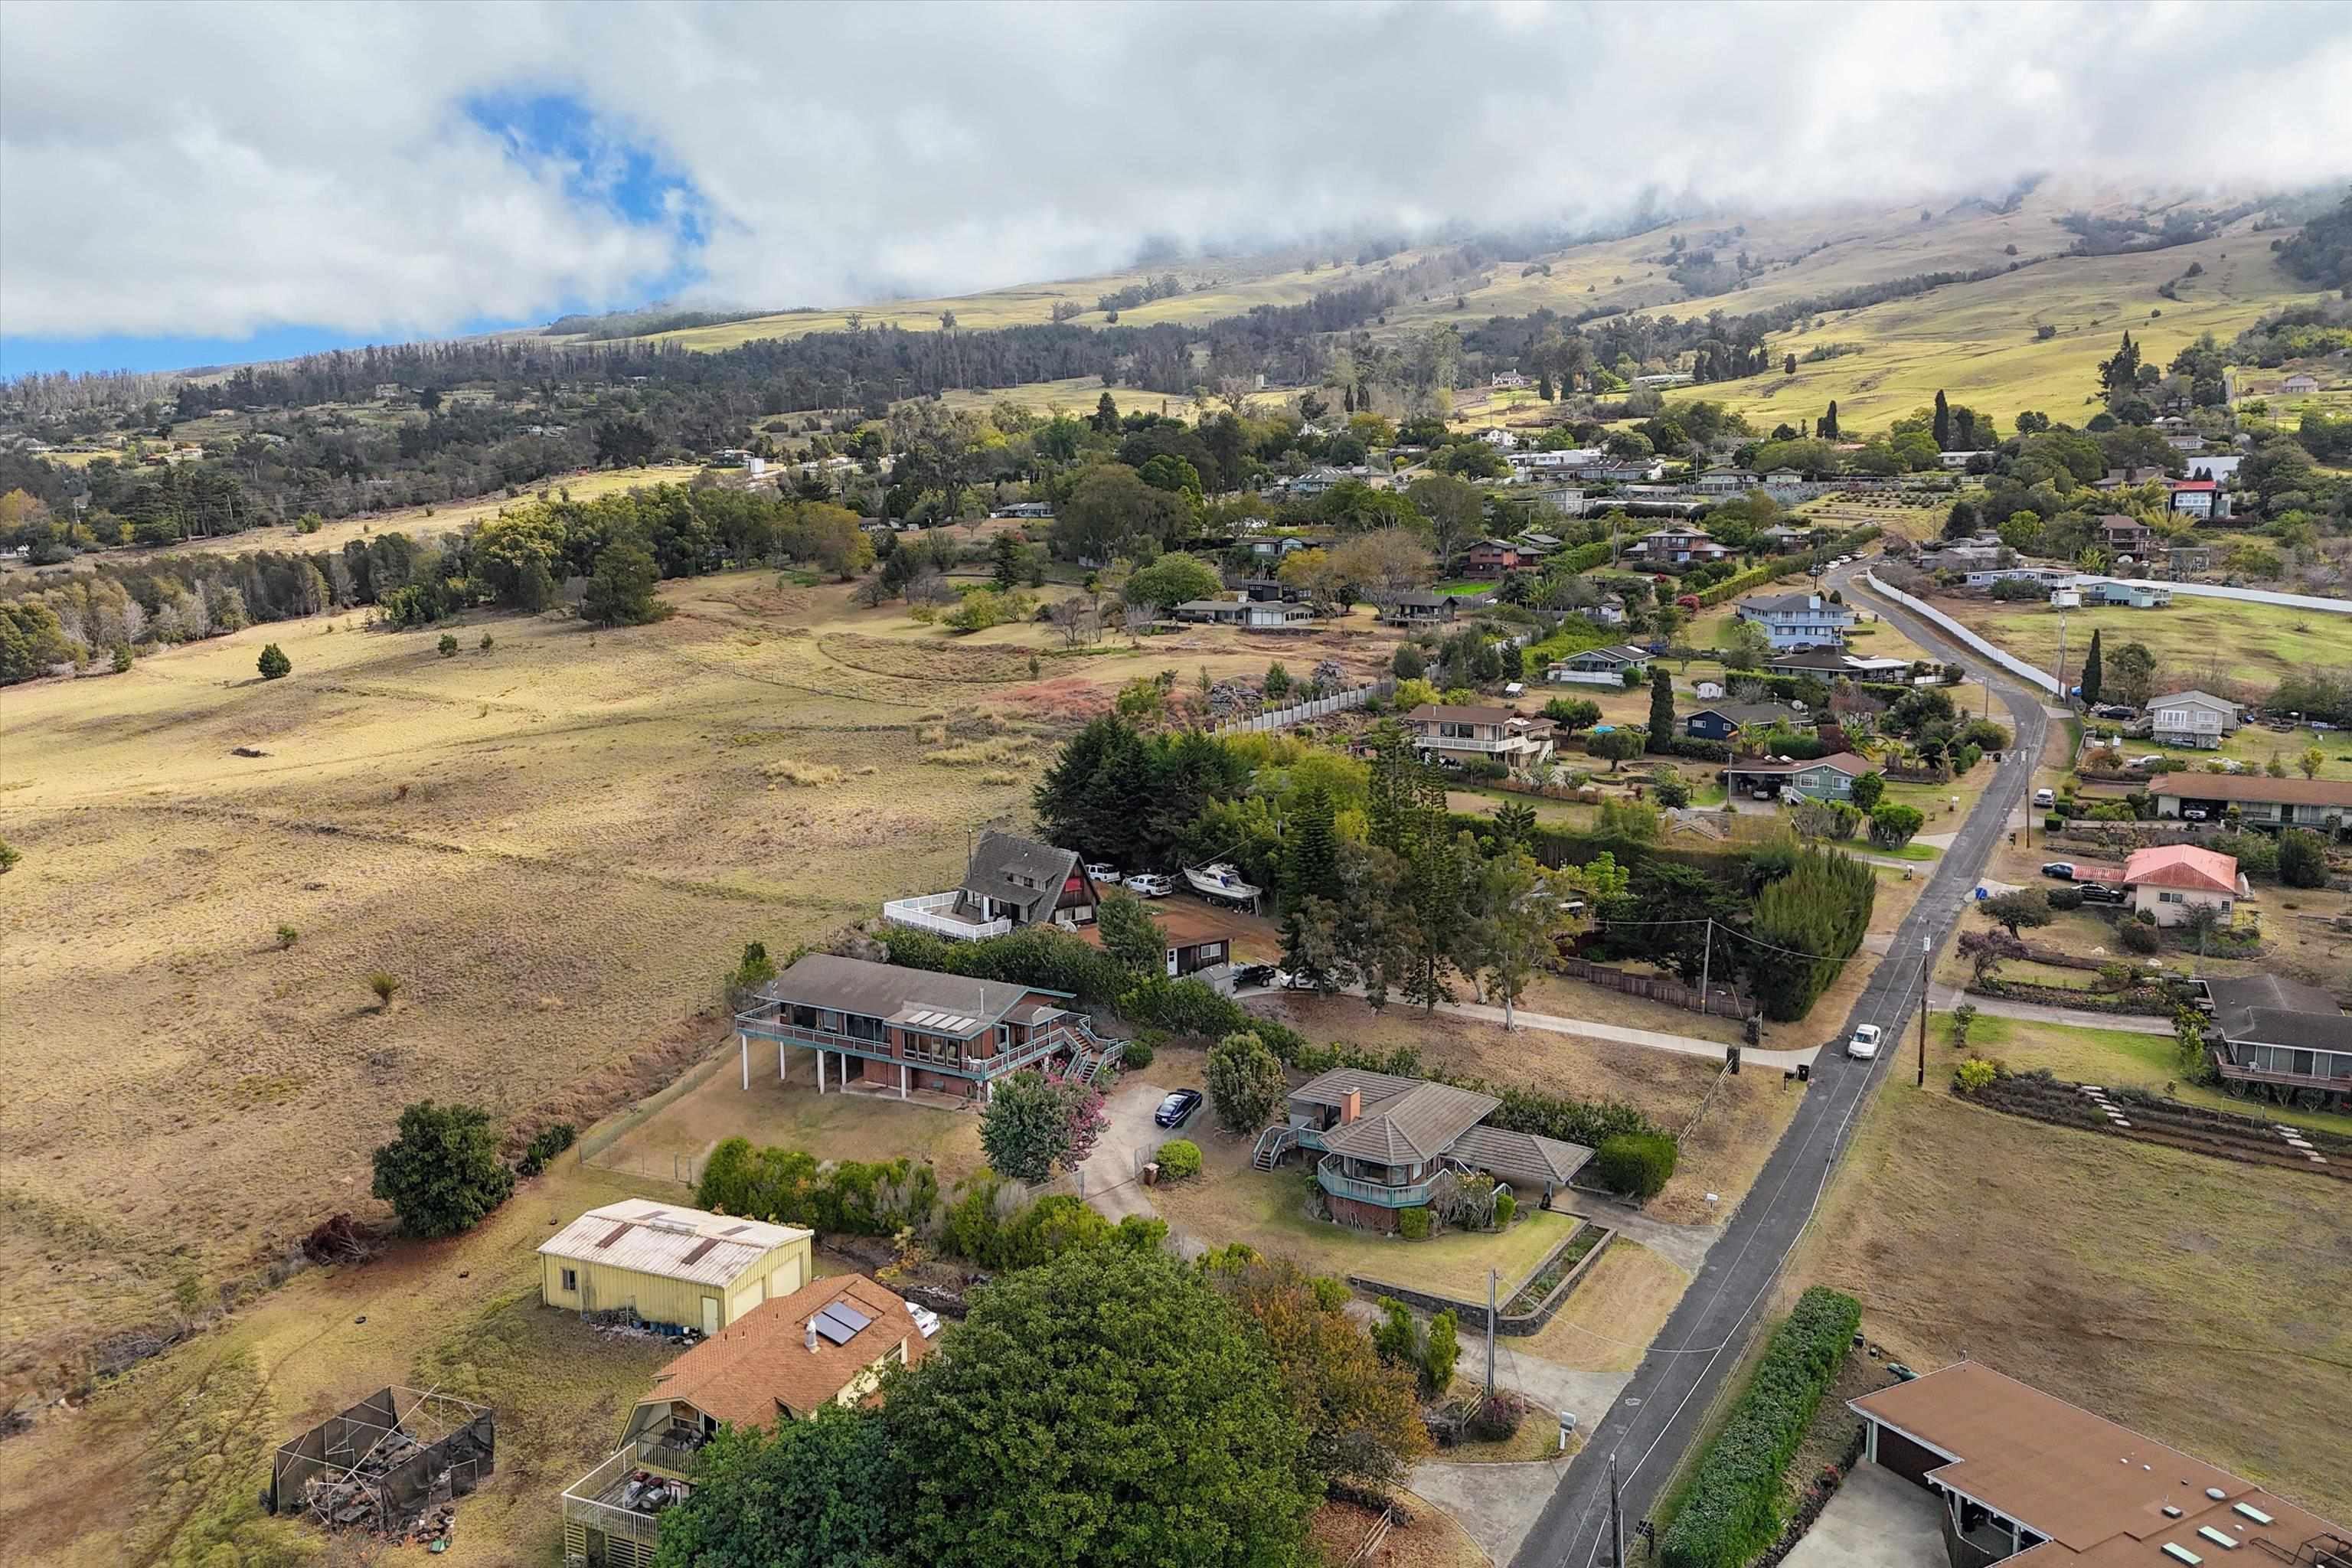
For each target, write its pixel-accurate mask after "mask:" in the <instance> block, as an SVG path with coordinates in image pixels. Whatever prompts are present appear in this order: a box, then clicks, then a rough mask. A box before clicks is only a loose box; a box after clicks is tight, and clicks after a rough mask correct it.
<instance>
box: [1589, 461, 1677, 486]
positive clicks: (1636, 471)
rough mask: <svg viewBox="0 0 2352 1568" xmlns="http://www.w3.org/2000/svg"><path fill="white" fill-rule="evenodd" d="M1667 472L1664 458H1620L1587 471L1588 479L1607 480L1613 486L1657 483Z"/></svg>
mask: <svg viewBox="0 0 2352 1568" xmlns="http://www.w3.org/2000/svg"><path fill="white" fill-rule="evenodd" d="M1665 471H1666V460H1665V459H1664V458H1618V459H1617V460H1615V461H1614V462H1608V463H1602V464H1600V465H1599V466H1597V467H1595V468H1588V469H1586V470H1585V474H1584V477H1585V478H1586V479H1607V480H1609V481H1611V482H1612V483H1613V484H1621V485H1643V484H1653V483H1655V482H1656V481H1657V479H1658V478H1659V476H1661V475H1663V474H1664V472H1665Z"/></svg>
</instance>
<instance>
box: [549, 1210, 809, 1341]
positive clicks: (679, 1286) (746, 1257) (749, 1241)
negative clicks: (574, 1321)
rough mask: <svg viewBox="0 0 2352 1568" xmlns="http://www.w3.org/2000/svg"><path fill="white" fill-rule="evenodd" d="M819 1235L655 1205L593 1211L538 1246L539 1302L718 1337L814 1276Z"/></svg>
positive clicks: (798, 1228)
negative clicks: (622, 1314)
mask: <svg viewBox="0 0 2352 1568" xmlns="http://www.w3.org/2000/svg"><path fill="white" fill-rule="evenodd" d="M813 1237H814V1233H813V1232H811V1231H807V1230H803V1229H802V1228H801V1227H800V1226H790V1225H769V1224H766V1223H764V1222H762V1221H760V1220H754V1219H737V1218H735V1217H733V1216H732V1215H718V1214H706V1213H704V1212H703V1211H702V1210H700V1209H692V1208H687V1207H684V1206H683V1205H677V1204H661V1203H656V1202H654V1201H653V1200H652V1199H650V1198H625V1199H623V1200H622V1201H621V1202H619V1203H615V1204H606V1205H604V1207H602V1208H596V1209H590V1210H589V1211H588V1212H587V1213H586V1214H583V1215H581V1216H580V1217H579V1218H578V1219H575V1220H573V1221H572V1223H571V1224H570V1225H568V1226H564V1227H563V1229H562V1231H561V1232H560V1233H559V1234H557V1235H556V1236H555V1237H554V1238H553V1239H551V1240H550V1241H548V1242H547V1243H546V1244H544V1245H543V1246H541V1247H540V1249H539V1261H540V1270H541V1273H540V1299H541V1300H543V1301H545V1302H546V1303H547V1304H548V1305H549V1306H551V1307H564V1308H568V1309H570V1310H573V1311H577V1312H607V1311H615V1310H630V1311H634V1312H635V1314H636V1315H637V1316H638V1317H639V1318H641V1319H643V1320H644V1321H646V1322H648V1323H671V1324H676V1325H677V1326H679V1327H681V1328H688V1329H698V1330H699V1331H702V1332H703V1333H705V1334H715V1333H717V1332H718V1331H719V1330H721V1329H723V1328H725V1327H726V1326H727V1325H728V1324H730V1323H732V1322H734V1321H736V1320H737V1319H739V1318H740V1317H742V1316H743V1315H744V1314H745V1313H747V1312H749V1311H751V1310H752V1309H753V1308H754V1307H757V1306H759V1305H760V1304H761V1302H763V1301H768V1300H775V1299H778V1298H781V1297H784V1296H789V1295H791V1294H792V1293H793V1291H795V1290H798V1289H800V1288H801V1287H802V1286H803V1285H805V1284H807V1283H808V1282H809V1280H811V1279H814V1277H815V1274H816V1269H815V1260H814V1256H813V1247H812V1239H813Z"/></svg>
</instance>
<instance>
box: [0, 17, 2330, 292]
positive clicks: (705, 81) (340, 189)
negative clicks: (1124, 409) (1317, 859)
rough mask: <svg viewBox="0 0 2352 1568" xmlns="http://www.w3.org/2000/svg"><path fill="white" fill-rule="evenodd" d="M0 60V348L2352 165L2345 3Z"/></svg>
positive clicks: (48, 22) (1210, 20)
mask: <svg viewBox="0 0 2352 1568" xmlns="http://www.w3.org/2000/svg"><path fill="white" fill-rule="evenodd" d="M0 45H5V47H0V330H5V331H7V332H9V333H12V334H29V335H36V336H48V337H62V336H72V335H94V334H100V333H133V334H139V333H147V334H160V333H175V334H177V333H204V334H234V333H242V332H250V331H257V330H261V329H267V328H270V327H274V326H283V325H289V324H301V325H310V326H320V327H330V328H334V329H337V330H341V331H365V332H380V333H384V334H393V333H427V332H436V331H452V330H456V329H457V328H459V327H462V326H464V325H467V324H468V323H476V322H480V321H522V320H536V319H544V318H545V317H547V316H548V315H551V314H552V313H554V312H555V311H557V310H562V309H569V308H577V307H581V306H588V307H592V308H593V307H600V306H611V305H621V304H630V303H636V302H639V301H641V300H644V299H645V298H646V297H647V295H648V293H649V292H653V291H661V292H668V293H674V294H677V295H680V296H682V297H688V298H692V299H695V300H702V301H706V302H711V303H732V304H746V305H759V306H770V307H784V306H791V305H795V304H811V303H838V302H845V301H851V300H858V299H863V298H870V297H873V296H875V295H877V294H880V293H885V292H908V293H929V292H960V291H966V290H971V289H984V288H990V287H996V286H1001V285H1004V284H1010V283H1017V282H1024V281H1035V280H1039V279H1048V278H1055V277H1070V276H1079V275H1084V274H1086V273H1088V272H1093V271H1098V270H1102V269H1106V268H1114V267H1118V266H1120V265H1123V264H1125V263H1126V262H1127V261H1128V260H1129V259H1130V258H1132V257H1133V256H1134V255H1135V253H1136V250H1137V248H1138V247H1139V244H1140V243H1142V241H1143V240H1144V239H1145V238H1146V237H1166V238H1168V239H1171V240H1172V241H1174V242H1175V243H1176V244H1178V245H1179V246H1182V247H1220V246H1239V245H1263V244H1270V243H1282V242H1286V241H1292V240H1299V239H1306V238H1310V237H1318V236H1324V235H1330V234H1347V233H1360V232H1363V231H1366V230H1387V231H1397V230H1404V231H1413V232H1427V231H1431V230H1434V229H1436V228H1438V227H1441V226H1446V225H1454V224H1475V225H1479V226H1520V225H1547V224H1555V223H1567V224H1570V225H1574V224H1579V223H1586V222H1596V221H1602V220H1606V219H1608V218H1610V217H1612V216H1618V215H1622V214H1623V213H1625V212H1627V211H1629V210H1631V209H1633V207H1634V206H1636V205H1638V204H1639V203H1641V202H1642V201H1643V200H1644V199H1645V198H1654V199H1657V200H1660V201H1663V202H1665V203H1668V204H1670V205H1675V206H1680V207H1689V208H1698V207H1709V208H1717V209H1723V210H1738V211H1742V212H1759V211H1770V210H1775V209H1780V210H1790V209H1798V208H1803V207H1808V206H1819V205H1824V204H1831V203H1835V204H1870V205H1889V204H1893V203H1897V202H1905V201H1910V200H1925V199H1930V198H1935V197H1939V196H1947V195H1964V194H1991V193H1997V192H1999V191H2000V190H2001V189H2003V188H2005V187H2006V186H2007V185H2008V184H2009V183H2010V182H2011V180H2012V179H2013V178H2015V177H2016V176H2018V175H2020V174H2025V173H2029V172H2045V171H2046V172H2052V173H2054V174H2057V175H2059V176H2061V177H2063V178H2067V179H2070V180H2075V181H2081V182H2086V183H2088V182H2101V183H2109V184H2130V185H2132V186H2135V187H2137V186H2161V187H2165V188H2170V189H2196V188H2205V187H2216V186H2223V185H2229V186H2235V187H2238V188H2247V187H2250V186H2256V185H2258V186H2260V187H2262V188H2266V189H2276V188H2280V187H2284V186H2291V185H2299V184H2310V183H2316V182H2323V181H2327V180H2333V179H2340V178H2343V177H2345V176H2346V175H2347V174H2352V93H2346V92H2344V91H2342V90H2341V87H2342V83H2343V82H2345V81H2347V80H2352V8H2347V7H2341V6H2311V5H2258V4H2246V5H2212V6H2207V5H2185V4H2168V5H2074V6H2067V5H2040V6H2032V7H2025V6H2008V5H1990V6H1982V7H1979V6H1959V5H1951V6H1941V5H1916V4H1905V5H1837V6H1826V7H1811V6H1776V5H1709V4H1696V3H1695V4H1686V5H1676V6H1671V7H1659V6H1616V5H1559V6H1549V5H1474V6H1440V5H1402V4H1398V5H1357V6H1346V7H1342V6H1337V5H1279V4H1249V5H1221V4H1192V5H1170V6H1155V5H1118V6H1101V7H1079V6H1076V5H1032V6H1018V5H970V4H966V5H937V6H933V5H904V6H886V5H856V6H841V7H822V8H820V7H817V6H813V5H802V6H794V7H774V8H772V7H764V6H744V7H736V6H729V5H650V6H635V5H620V4H605V5H590V6H582V5H563V6H547V7H534V6H528V5H495V6H488V7H478V8H477V7H467V6H460V5H419V6H414V7H407V8H400V7H367V8H346V7H333V6H301V7H289V6H277V5H273V6H268V7H241V6H240V7H216V6H202V5H176V6H171V7H161V8H145V7H142V8H140V9H137V10H135V11H106V10H102V9H98V8H94V7H90V6H87V5H76V6H72V7H70V8H64V7H48V6H43V5H32V4H16V5H10V6H9V7H8V8H7V10H6V12H5V18H0Z"/></svg>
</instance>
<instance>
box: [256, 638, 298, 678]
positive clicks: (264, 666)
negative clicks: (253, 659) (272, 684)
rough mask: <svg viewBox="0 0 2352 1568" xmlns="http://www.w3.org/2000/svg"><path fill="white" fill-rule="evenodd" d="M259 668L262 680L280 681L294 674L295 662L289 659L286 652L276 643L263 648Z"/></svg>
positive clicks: (267, 644) (265, 645)
mask: <svg viewBox="0 0 2352 1568" xmlns="http://www.w3.org/2000/svg"><path fill="white" fill-rule="evenodd" d="M259 668H260V669H261V679H264V680H279V679H284V678H285V677H287V676H289V675H291V674H292V673H293V672H294V661H293V660H292V659H290V658H287V657H286V650H285V649H284V648H282V647H278V645H277V644H276V643H266V644H264V645H263V646H262V649H261V658H260V661H259Z"/></svg>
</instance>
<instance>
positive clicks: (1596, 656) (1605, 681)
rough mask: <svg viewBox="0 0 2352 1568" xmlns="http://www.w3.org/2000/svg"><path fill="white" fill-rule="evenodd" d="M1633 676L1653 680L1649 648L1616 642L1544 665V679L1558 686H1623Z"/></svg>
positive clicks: (1586, 649)
mask: <svg viewBox="0 0 2352 1568" xmlns="http://www.w3.org/2000/svg"><path fill="white" fill-rule="evenodd" d="M1620 613H1621V615H1622V611H1621V612H1620ZM1629 674H1630V675H1632V676H1633V678H1634V679H1637V680H1646V679H1649V675H1650V650H1649V649H1647V648H1645V647H1635V646H1634V645H1633V644H1632V643H1612V644H1611V645H1609V646H1608V647H1589V648H1585V649H1584V650H1582V651H1581V652H1579V653H1572V654H1570V655H1569V656H1568V657H1567V658H1556V659H1553V660H1552V661H1551V662H1550V663H1549V664H1548V665H1546V666H1544V679H1546V680H1548V681H1550V682H1551V683H1552V684H1554V685H1556V686H1623V685H1624V684H1625V678H1626V676H1627V675H1629Z"/></svg>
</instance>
